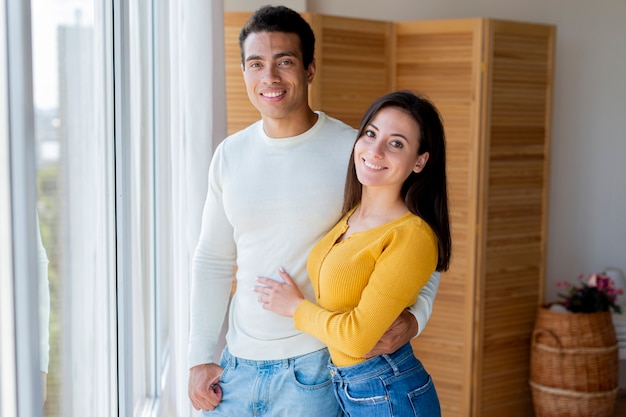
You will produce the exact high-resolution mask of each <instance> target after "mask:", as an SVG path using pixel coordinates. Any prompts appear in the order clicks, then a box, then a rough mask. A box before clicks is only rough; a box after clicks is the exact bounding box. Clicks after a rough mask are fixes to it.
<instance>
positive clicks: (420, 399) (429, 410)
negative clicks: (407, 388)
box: [408, 376, 441, 417]
mask: <svg viewBox="0 0 626 417" xmlns="http://www.w3.org/2000/svg"><path fill="white" fill-rule="evenodd" d="M408 397H409V401H410V402H411V406H412V407H413V413H414V415H415V416H417V417H439V416H441V406H440V404H439V397H438V395H437V390H436V389H435V384H434V383H433V380H432V378H431V377H430V376H428V380H427V381H426V383H425V384H424V385H422V386H420V387H419V388H417V389H415V390H413V391H411V392H409V394H408Z"/></svg>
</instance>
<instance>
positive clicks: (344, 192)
mask: <svg viewBox="0 0 626 417" xmlns="http://www.w3.org/2000/svg"><path fill="white" fill-rule="evenodd" d="M239 42H240V49H241V56H242V70H243V71H242V72H243V76H244V81H245V84H246V88H247V92H248V96H249V99H250V100H251V102H252V103H253V104H254V106H255V107H256V108H257V109H258V110H259V111H260V113H261V116H262V117H261V120H260V121H259V122H257V123H255V124H253V125H251V126H250V127H248V128H246V129H244V130H242V131H240V132H238V133H235V134H234V135H232V136H230V137H229V138H227V139H226V140H224V141H223V142H222V143H221V144H220V146H219V147H218V149H216V151H215V155H214V157H213V160H212V163H211V167H210V172H209V189H208V193H207V198H206V202H205V206H204V210H203V215H202V230H201V232H200V239H199V242H198V245H197V247H196V252H195V254H194V260H193V280H192V294H191V297H192V299H191V333H190V346H189V365H190V378H189V396H190V399H191V401H192V404H193V406H194V407H195V408H196V409H202V410H205V411H207V412H206V413H205V415H207V416H210V415H214V416H237V417H239V416H249V415H250V416H251V415H267V416H282V415H285V416H287V415H288V416H296V415H297V416H300V417H307V416H324V417H326V416H341V415H348V416H357V415H376V416H385V415H389V416H398V415H400V416H406V415H414V411H413V408H414V407H417V408H418V409H419V411H420V412H421V413H425V414H421V415H429V416H430V415H434V416H436V415H439V414H440V410H439V401H438V398H437V394H436V391H435V388H434V386H433V384H432V381H431V379H430V376H429V375H428V373H427V372H426V371H425V370H424V368H423V367H422V366H421V364H420V362H419V361H418V360H417V359H416V358H415V357H414V355H413V352H412V349H411V346H410V344H409V340H410V339H411V338H412V337H414V336H415V335H416V334H417V333H418V332H419V331H421V330H422V329H423V327H424V326H425V324H426V322H427V320H428V318H429V316H430V311H431V308H432V302H433V300H434V297H435V293H436V289H437V287H438V282H439V274H438V271H444V270H446V269H447V267H448V263H449V259H450V246H451V244H450V231H449V222H448V206H447V192H446V180H445V145H444V132H443V127H442V125H441V120H440V117H439V115H438V113H437V110H436V109H435V108H434V107H433V106H432V105H431V104H430V103H429V102H428V101H427V100H424V99H422V98H420V97H418V96H416V95H414V94H412V93H409V92H396V93H392V94H389V95H386V96H384V97H382V98H380V99H378V100H377V101H376V102H374V104H372V106H371V107H370V109H369V110H368V112H367V113H366V115H365V116H364V118H363V121H362V123H361V126H360V128H359V131H358V132H356V131H355V130H354V129H352V128H351V127H349V126H347V125H345V124H344V123H342V122H340V121H338V120H336V119H333V118H331V117H329V116H327V115H325V114H324V113H322V112H313V111H312V110H311V108H310V107H309V106H308V86H309V84H310V83H311V82H312V81H313V77H314V75H315V68H316V67H315V61H314V43H315V38H314V35H313V32H312V30H311V28H310V26H309V25H308V24H307V23H306V21H304V20H303V19H302V17H301V16H300V15H299V14H298V13H296V12H294V11H292V10H290V9H288V8H285V7H281V6H278V7H271V6H267V7H263V8H261V9H259V10H258V11H257V12H256V13H255V14H254V15H253V16H252V17H251V18H250V20H249V21H248V22H247V23H246V25H245V26H244V28H243V29H242V30H241V33H240V37H239ZM355 138H356V139H357V140H356V142H355ZM346 164H348V174H347V179H346V181H345V189H344V181H343V179H344V178H346ZM307 267H308V270H307ZM431 274H432V276H431ZM235 275H236V279H237V286H236V291H235V293H234V295H233V297H232V301H231V302H230V308H229V299H230V294H231V289H232V284H233V279H234V277H235ZM429 277H430V279H429ZM425 285H426V287H425V288H424V289H423V290H422V287H424V286H425ZM420 290H422V291H421V292H420ZM407 307H408V309H407ZM227 311H229V314H228V323H229V327H228V333H227V337H226V340H227V347H226V348H225V349H224V352H223V353H222V357H221V360H220V364H219V365H218V364H216V363H213V362H212V361H213V354H214V352H215V349H216V345H217V341H218V335H219V333H220V330H221V327H222V323H223V320H224V319H225V316H226V312H227ZM394 320H395V322H394ZM392 323H393V324H392ZM388 328H389V330H388V331H387V332H386V330H387V329H388ZM383 334H385V335H384V336H383ZM381 337H382V339H381ZM379 339H381V340H380V341H379ZM327 346H328V347H327ZM329 355H330V358H329ZM366 358H370V359H368V360H366ZM209 410H210V411H209Z"/></svg>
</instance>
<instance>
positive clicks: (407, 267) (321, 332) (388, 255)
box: [294, 229, 437, 358]
mask: <svg viewBox="0 0 626 417" xmlns="http://www.w3.org/2000/svg"><path fill="white" fill-rule="evenodd" d="M436 263H437V244H436V241H435V238H434V236H433V235H432V233H428V232H427V231H426V230H424V229H417V230H415V229H413V230H409V231H408V232H407V229H400V230H395V231H394V232H393V236H392V237H390V242H389V244H388V245H387V246H386V247H385V249H384V250H383V251H382V253H381V254H380V256H379V257H378V259H377V261H376V265H375V268H374V271H373V273H372V274H371V276H370V279H369V281H368V283H367V285H366V286H365V288H364V289H363V291H362V293H361V298H360V300H359V302H358V304H357V306H356V307H355V308H353V309H351V310H349V311H342V312H341V311H328V310H326V309H323V308H321V307H320V306H318V305H316V304H314V303H312V302H310V301H304V302H302V303H300V305H299V306H298V308H297V309H296V312H295V314H294V320H295V324H296V328H298V329H300V330H302V331H305V332H307V333H309V334H311V335H313V336H315V337H316V338H318V339H319V340H321V341H322V342H324V343H325V344H327V345H328V346H329V347H332V348H334V349H337V350H339V351H341V352H342V353H344V354H346V355H348V356H351V357H353V358H360V357H362V356H363V355H365V354H366V353H367V352H369V351H370V350H371V349H372V348H373V347H374V345H375V344H376V342H377V341H378V340H380V338H381V337H382V335H383V333H384V332H385V331H386V330H387V329H388V328H389V326H390V325H391V323H393V321H394V320H395V319H396V318H397V317H398V315H399V314H400V312H401V311H402V310H403V309H404V308H406V307H407V306H409V305H411V304H412V303H414V302H415V299H416V298H417V294H418V292H419V291H420V289H421V288H422V287H423V286H424V284H425V283H426V282H427V280H428V279H429V277H430V275H431V273H432V271H433V270H434V269H435V267H436ZM355 267H356V266H355ZM345 279H349V277H345Z"/></svg>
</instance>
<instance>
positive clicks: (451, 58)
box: [394, 19, 481, 417]
mask: <svg viewBox="0 0 626 417" xmlns="http://www.w3.org/2000/svg"><path fill="white" fill-rule="evenodd" d="M395 33H396V38H395V56H396V58H395V59H396V68H395V71H394V72H395V88H396V89H409V90H413V91H415V92H418V93H421V94H424V95H426V96H428V97H429V98H430V99H431V100H432V101H433V102H434V104H435V105H436V106H437V107H438V109H439V110H440V112H441V114H442V117H443V120H444V125H445V130H446V138H447V149H446V150H447V157H448V161H447V167H448V171H447V175H448V187H449V198H450V210H451V213H450V215H451V228H452V242H453V243H452V244H453V256H452V262H451V266H450V270H449V271H448V272H447V273H445V274H443V276H442V279H441V285H440V289H439V292H438V295H437V300H436V302H435V304H434V309H433V315H432V317H431V320H430V322H429V324H428V326H427V327H426V329H425V330H424V332H423V333H422V335H421V336H420V337H419V338H417V340H416V341H415V342H414V344H413V346H414V350H415V351H416V355H417V357H418V358H420V360H422V362H423V363H424V365H425V366H426V369H427V370H428V371H429V372H430V373H431V374H432V376H433V380H434V381H435V386H436V387H437V392H438V394H439V398H440V400H441V406H442V413H443V415H444V416H446V417H449V416H466V415H469V413H470V406H471V392H472V389H471V377H472V363H471V360H472V356H471V352H472V349H471V347H472V346H473V319H472V316H473V311H474V302H473V300H474V295H473V294H474V288H475V287H474V272H475V267H476V264H475V260H476V233H477V232H476V210H477V198H478V195H477V192H478V189H477V182H478V157H479V152H480V150H479V123H478V115H479V110H480V102H479V98H480V97H479V96H480V90H479V88H480V65H479V62H480V52H481V43H480V34H481V22H480V20H477V19H469V20H458V21H457V20H455V21H428V22H401V23H397V24H396V26H395Z"/></svg>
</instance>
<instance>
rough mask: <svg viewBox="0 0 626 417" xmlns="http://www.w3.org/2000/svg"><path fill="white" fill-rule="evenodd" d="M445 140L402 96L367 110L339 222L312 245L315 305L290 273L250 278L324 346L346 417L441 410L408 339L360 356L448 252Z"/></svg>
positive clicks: (426, 110)
mask: <svg viewBox="0 0 626 417" xmlns="http://www.w3.org/2000/svg"><path fill="white" fill-rule="evenodd" d="M445 159H446V158H445V137H444V130H443V125H442V122H441V118H440V116H439V113H438V112H437V109H436V108H435V107H434V106H433V105H432V104H431V103H430V102H429V101H428V100H426V99H424V98H421V97H419V96H417V95H415V94H413V93H411V92H408V91H398V92H394V93H390V94H387V95H385V96H383V97H381V98H379V99H378V100H376V101H375V102H374V103H373V104H372V105H371V107H370V108H369V110H368V111H367V112H366V114H365V116H364V118H363V120H362V122H361V126H360V128H359V134H358V138H357V140H356V143H355V144H354V148H353V151H352V156H351V160H350V164H349V167H348V175H347V179H346V188H345V195H344V205H343V217H342V219H341V220H340V221H339V222H338V223H337V225H336V226H335V227H334V228H333V229H332V230H331V231H330V232H329V233H328V234H327V235H326V236H325V237H323V238H322V239H321V240H320V241H319V242H318V243H317V244H316V246H315V247H314V248H313V249H312V251H311V253H310V255H309V258H308V264H307V267H308V271H309V276H310V278H311V281H312V283H313V287H314V289H315V296H316V300H315V303H313V302H311V301H308V300H305V299H304V297H303V295H302V293H301V292H300V291H299V290H298V287H297V286H296V285H295V284H294V282H293V280H292V279H291V277H290V276H289V274H288V273H287V272H286V271H285V270H284V269H283V268H281V269H280V271H279V274H280V276H281V277H282V278H283V280H284V283H279V282H277V281H275V280H272V279H270V278H266V277H259V278H258V282H259V283H261V284H262V286H257V287H255V288H254V291H256V292H258V293H259V294H260V295H259V302H261V303H263V307H264V308H265V309H268V310H271V311H274V312H276V313H278V314H281V315H284V316H292V317H294V321H295V325H296V328H298V329H299V330H302V331H304V332H307V333H309V334H311V335H313V336H315V337H317V338H318V339H320V340H321V341H323V342H324V343H326V344H327V345H328V349H329V351H330V355H331V364H330V365H329V368H330V371H331V375H332V379H333V382H334V384H335V394H336V397H337V399H338V401H339V403H340V405H341V407H342V409H343V411H344V413H345V415H347V416H351V417H354V416H372V415H376V416H409V415H415V416H417V415H420V416H423V415H428V416H438V415H440V414H441V411H440V406H439V400H438V397H437V393H436V390H435V387H434V385H433V383H432V380H431V378H430V376H429V375H428V373H427V372H426V370H425V369H424V368H423V366H422V364H421V363H420V362H419V360H417V359H416V358H415V357H414V355H413V350H412V348H411V345H410V343H407V344H406V345H405V346H403V347H402V348H400V349H399V350H398V351H396V352H395V353H393V354H391V355H381V356H377V357H374V358H372V359H368V360H365V359H364V358H363V356H364V355H365V354H366V353H367V352H368V351H369V350H370V349H371V348H372V347H373V346H374V344H375V343H376V342H377V341H378V340H379V339H380V336H381V335H382V334H383V333H384V332H385V330H386V329H387V328H388V327H389V325H390V324H391V323H392V322H393V321H394V319H395V318H396V317H397V316H398V315H399V314H400V313H401V312H402V310H403V309H404V308H406V307H408V306H410V305H411V304H412V303H413V302H414V301H415V299H416V297H417V294H418V293H419V290H420V289H421V288H422V286H423V285H424V284H425V283H426V282H427V281H428V278H429V277H430V274H431V273H432V272H433V270H435V269H436V270H438V271H445V270H447V269H448V265H449V262H450V253H451V239H450V227H449V219H448V202H447V186H446V167H445Z"/></svg>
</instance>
